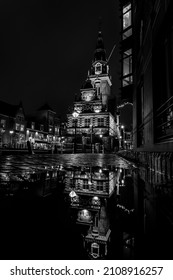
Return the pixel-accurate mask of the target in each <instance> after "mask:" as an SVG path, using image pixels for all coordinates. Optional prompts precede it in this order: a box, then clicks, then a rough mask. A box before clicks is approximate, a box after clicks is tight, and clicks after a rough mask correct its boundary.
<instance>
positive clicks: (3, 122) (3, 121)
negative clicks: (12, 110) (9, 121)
mask: <svg viewBox="0 0 173 280" xmlns="http://www.w3.org/2000/svg"><path fill="white" fill-rule="evenodd" d="M5 125H6V120H3V119H2V120H1V126H0V128H5Z"/></svg>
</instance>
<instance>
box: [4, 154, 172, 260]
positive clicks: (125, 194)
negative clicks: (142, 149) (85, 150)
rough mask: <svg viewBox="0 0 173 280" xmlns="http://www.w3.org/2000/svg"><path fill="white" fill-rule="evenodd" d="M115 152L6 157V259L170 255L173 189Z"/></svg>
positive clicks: (151, 257)
mask: <svg viewBox="0 0 173 280" xmlns="http://www.w3.org/2000/svg"><path fill="white" fill-rule="evenodd" d="M163 179H164V178H163V176H162V174H160V173H159V171H158V170H154V169H153V168H152V170H150V169H145V168H144V167H137V166H135V165H134V164H133V163H130V162H128V161H126V160H124V159H122V158H120V157H118V156H117V155H115V154H113V155H109V154H64V155H63V154H61V155H23V156H22V155H16V156H14V155H13V156H12V155H8V156H1V157H0V211H1V221H0V240H1V250H0V259H67V260H69V259H169V258H171V259H172V248H173V241H172V236H173V235H172V234H173V226H172V225H173V219H172V217H173V210H172V209H173V207H172V187H171V185H170V184H163V181H164V180H163Z"/></svg>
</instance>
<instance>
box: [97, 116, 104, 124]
mask: <svg viewBox="0 0 173 280" xmlns="http://www.w3.org/2000/svg"><path fill="white" fill-rule="evenodd" d="M98 126H104V118H98Z"/></svg>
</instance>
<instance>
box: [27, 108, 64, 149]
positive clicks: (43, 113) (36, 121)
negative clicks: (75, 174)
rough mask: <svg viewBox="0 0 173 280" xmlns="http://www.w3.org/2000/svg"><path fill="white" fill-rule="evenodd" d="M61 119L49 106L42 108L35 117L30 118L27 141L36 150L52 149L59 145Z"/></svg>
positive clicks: (28, 120)
mask: <svg viewBox="0 0 173 280" xmlns="http://www.w3.org/2000/svg"><path fill="white" fill-rule="evenodd" d="M59 127H60V123H59V118H57V116H56V112H54V111H53V110H52V109H51V108H50V107H49V105H48V104H44V105H43V106H41V107H40V108H39V109H38V110H37V112H36V116H35V117H28V119H27V130H26V141H30V143H31V145H32V147H33V148H34V149H50V148H54V146H55V145H57V144H58V143H59Z"/></svg>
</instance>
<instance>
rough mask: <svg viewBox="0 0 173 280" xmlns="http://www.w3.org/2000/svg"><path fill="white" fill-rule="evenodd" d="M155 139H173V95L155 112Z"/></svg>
mask: <svg viewBox="0 0 173 280" xmlns="http://www.w3.org/2000/svg"><path fill="white" fill-rule="evenodd" d="M154 120H155V141H156V142H157V141H164V140H168V141H169V140H172V139H173V96H171V97H170V98H169V99H168V100H167V101H166V102H165V103H164V104H162V105H161V106H160V107H159V108H158V109H157V111H156V114H155V119H154Z"/></svg>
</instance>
